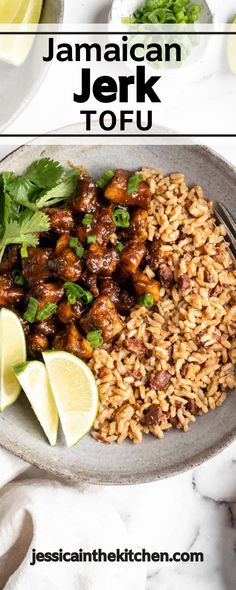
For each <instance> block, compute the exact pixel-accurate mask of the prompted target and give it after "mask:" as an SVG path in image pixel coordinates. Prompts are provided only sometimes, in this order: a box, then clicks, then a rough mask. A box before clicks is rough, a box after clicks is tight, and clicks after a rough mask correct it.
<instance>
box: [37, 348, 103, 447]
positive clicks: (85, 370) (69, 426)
mask: <svg viewBox="0 0 236 590" xmlns="http://www.w3.org/2000/svg"><path fill="white" fill-rule="evenodd" d="M43 358H44V361H45V363H46V367H47V370H48V375H49V380H50V384H51V388H52V392H53V395H54V398H55V402H56V405H57V409H58V413H59V416H60V420H61V425H62V428H63V432H64V435H65V439H66V444H67V446H68V447H72V446H73V445H75V444H76V443H77V442H79V440H80V439H81V438H82V437H83V436H85V434H87V433H88V432H89V430H90V429H91V427H92V425H93V423H94V420H95V418H96V414H97V409H98V390H97V385H96V383H95V379H94V376H93V374H92V372H91V371H90V369H89V367H88V366H87V365H86V364H85V363H84V362H83V361H82V360H81V359H79V358H78V357H76V356H74V355H73V354H70V353H68V352H64V351H57V350H53V351H47V352H44V353H43Z"/></svg>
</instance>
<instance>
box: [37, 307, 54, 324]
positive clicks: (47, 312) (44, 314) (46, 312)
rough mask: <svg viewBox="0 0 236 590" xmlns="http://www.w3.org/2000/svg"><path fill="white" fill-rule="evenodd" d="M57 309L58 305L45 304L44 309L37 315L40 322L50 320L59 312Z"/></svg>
mask: <svg viewBox="0 0 236 590" xmlns="http://www.w3.org/2000/svg"><path fill="white" fill-rule="evenodd" d="M57 307H58V306H57V305H56V303H45V305H44V306H43V307H42V309H40V311H39V312H38V313H37V320H39V321H40V322H42V321H43V320H47V319H48V318H50V316H51V315H53V314H54V313H55V312H56V311H57Z"/></svg>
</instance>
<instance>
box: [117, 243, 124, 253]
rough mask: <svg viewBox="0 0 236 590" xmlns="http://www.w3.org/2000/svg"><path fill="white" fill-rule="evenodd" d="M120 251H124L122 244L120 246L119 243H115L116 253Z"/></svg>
mask: <svg viewBox="0 0 236 590" xmlns="http://www.w3.org/2000/svg"><path fill="white" fill-rule="evenodd" d="M122 250H124V244H122V243H121V242H117V244H116V251H117V252H122Z"/></svg>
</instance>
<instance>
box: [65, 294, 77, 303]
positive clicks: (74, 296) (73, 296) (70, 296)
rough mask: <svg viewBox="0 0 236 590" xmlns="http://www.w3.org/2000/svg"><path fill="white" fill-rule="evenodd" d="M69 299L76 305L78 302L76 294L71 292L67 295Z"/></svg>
mask: <svg viewBox="0 0 236 590" xmlns="http://www.w3.org/2000/svg"><path fill="white" fill-rule="evenodd" d="M67 301H68V303H70V305H74V304H75V303H76V295H73V294H72V293H69V295H68V296H67Z"/></svg>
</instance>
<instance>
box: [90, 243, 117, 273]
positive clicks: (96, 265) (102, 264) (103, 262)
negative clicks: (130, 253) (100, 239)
mask: <svg viewBox="0 0 236 590" xmlns="http://www.w3.org/2000/svg"><path fill="white" fill-rule="evenodd" d="M85 260H86V266H87V269H88V271H89V272H90V273H92V274H97V275H102V276H111V275H112V274H113V272H115V270H116V267H117V264H118V262H119V255H118V253H117V252H116V250H114V249H111V248H110V249H108V248H103V247H102V246H97V244H91V246H90V247H89V249H88V250H87V252H86V255H85Z"/></svg>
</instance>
